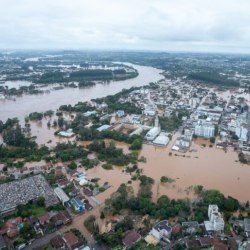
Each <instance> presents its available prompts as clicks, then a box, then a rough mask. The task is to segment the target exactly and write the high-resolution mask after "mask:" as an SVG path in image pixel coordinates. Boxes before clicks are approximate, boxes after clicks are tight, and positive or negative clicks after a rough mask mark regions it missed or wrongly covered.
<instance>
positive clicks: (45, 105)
mask: <svg viewBox="0 0 250 250" xmlns="http://www.w3.org/2000/svg"><path fill="white" fill-rule="evenodd" d="M124 64H126V65H129V66H132V67H134V68H135V69H136V70H137V71H138V73H139V75H138V76H137V77H135V78H132V79H127V80H124V81H111V82H110V83H108V84H97V85H95V86H92V87H88V88H83V89H78V88H64V89H61V90H55V91H51V92H50V93H45V94H39V95H23V96H21V97H16V101H13V100H0V120H2V121H5V120H7V119H8V118H12V117H17V118H19V120H23V119H24V117H25V116H26V115H28V114H29V113H31V112H34V111H36V112H44V111H46V110H49V109H52V110H56V109H57V108H59V106H60V105H63V104H72V105H73V104H76V103H77V102H79V101H89V100H91V99H94V98H99V97H104V96H107V95H113V94H115V93H118V92H119V91H121V90H122V89H128V88H131V87H138V86H143V85H146V84H148V83H150V82H157V81H159V80H161V79H163V76H162V75H161V74H160V73H161V72H162V71H161V70H158V69H156V68H152V67H146V66H139V65H134V64H130V63H124Z"/></svg>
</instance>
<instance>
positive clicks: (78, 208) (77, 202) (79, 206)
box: [70, 197, 85, 213]
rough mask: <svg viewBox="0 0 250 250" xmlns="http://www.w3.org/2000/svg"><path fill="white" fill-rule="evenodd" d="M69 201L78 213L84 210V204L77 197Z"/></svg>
mask: <svg viewBox="0 0 250 250" xmlns="http://www.w3.org/2000/svg"><path fill="white" fill-rule="evenodd" d="M70 203H71V205H72V206H73V208H74V210H75V211H76V212H78V213H82V212H84V210H85V205H84V203H83V202H82V201H81V200H80V199H79V198H78V197H75V198H72V199H71V201H70Z"/></svg>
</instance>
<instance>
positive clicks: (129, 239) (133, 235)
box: [122, 231, 141, 246]
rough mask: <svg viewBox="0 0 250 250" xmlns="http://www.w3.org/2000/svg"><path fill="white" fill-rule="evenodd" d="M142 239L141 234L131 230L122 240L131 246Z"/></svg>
mask: <svg viewBox="0 0 250 250" xmlns="http://www.w3.org/2000/svg"><path fill="white" fill-rule="evenodd" d="M140 239H141V235H140V234H139V233H137V232H135V231H132V232H129V233H127V234H126V236H125V237H124V239H123V240H122V242H123V244H124V245H125V246H131V245H133V244H135V243H136V242H138V241H139V240H140Z"/></svg>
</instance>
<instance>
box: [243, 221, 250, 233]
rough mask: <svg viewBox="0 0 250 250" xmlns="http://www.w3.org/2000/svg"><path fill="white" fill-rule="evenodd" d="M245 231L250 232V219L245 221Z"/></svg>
mask: <svg viewBox="0 0 250 250" xmlns="http://www.w3.org/2000/svg"><path fill="white" fill-rule="evenodd" d="M244 229H245V231H247V232H250V219H248V218H245V219H244Z"/></svg>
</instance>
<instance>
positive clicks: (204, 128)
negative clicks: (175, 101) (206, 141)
mask: <svg viewBox="0 0 250 250" xmlns="http://www.w3.org/2000/svg"><path fill="white" fill-rule="evenodd" d="M214 131H215V127H214V125H212V124H208V123H204V124H197V125H196V126H195V130H194V133H195V134H196V135H198V136H201V137H206V138H210V137H213V136H214Z"/></svg>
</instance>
